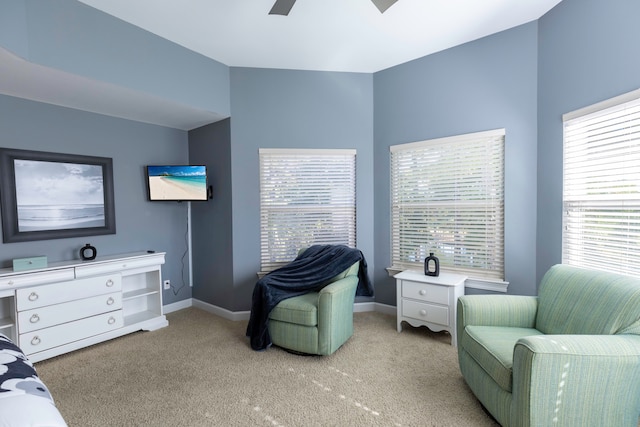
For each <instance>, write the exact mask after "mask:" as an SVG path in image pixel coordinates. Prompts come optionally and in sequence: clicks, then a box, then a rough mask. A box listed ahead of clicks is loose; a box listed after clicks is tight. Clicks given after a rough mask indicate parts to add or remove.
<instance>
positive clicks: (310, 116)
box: [227, 67, 375, 310]
mask: <svg viewBox="0 0 640 427" xmlns="http://www.w3.org/2000/svg"><path fill="white" fill-rule="evenodd" d="M231 117H232V119H231V174H232V183H233V184H232V187H233V189H232V192H233V197H232V199H233V200H232V205H233V277H234V283H233V293H234V295H235V302H234V305H233V307H227V308H229V309H232V310H247V309H249V308H250V305H251V292H252V290H253V286H254V285H255V282H256V280H257V276H256V273H257V272H258V271H259V269H260V217H259V214H260V200H259V194H260V193H259V175H258V149H259V148H355V149H356V150H357V160H356V162H357V163H356V170H357V172H356V174H357V175H356V180H357V184H356V185H357V189H356V191H357V208H356V209H357V239H358V247H359V248H360V249H361V250H362V252H363V253H364V255H365V258H366V259H367V261H368V263H369V271H370V272H372V271H373V270H375V265H374V262H373V261H374V255H373V254H374V238H373V234H374V229H373V218H374V211H373V152H372V141H373V76H372V75H371V74H359V73H332V72H318V71H292V70H271V69H254V68H233V67H232V68H231Z"/></svg>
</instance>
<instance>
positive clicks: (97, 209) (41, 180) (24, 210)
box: [0, 148, 116, 243]
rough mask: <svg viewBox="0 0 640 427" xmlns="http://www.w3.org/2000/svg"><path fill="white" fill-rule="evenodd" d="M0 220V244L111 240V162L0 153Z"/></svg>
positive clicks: (12, 151)
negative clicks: (103, 237) (98, 237)
mask: <svg viewBox="0 0 640 427" xmlns="http://www.w3.org/2000/svg"><path fill="white" fill-rule="evenodd" d="M28 184H34V185H28ZM100 202H102V203H100ZM19 207H20V209H18V208H19ZM0 214H1V215H2V240H3V242H4V243H16V242H27V241H34V240H48V239H64V238H71V237H82V236H95V235H102V234H115V233H116V218H115V202H114V196H113V160H112V159H111V158H108V157H95V156H84V155H75V154H61V153H50V152H44V151H31V150H20V149H13V148H0Z"/></svg>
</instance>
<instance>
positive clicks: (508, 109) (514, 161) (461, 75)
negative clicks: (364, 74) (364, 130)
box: [374, 22, 538, 304]
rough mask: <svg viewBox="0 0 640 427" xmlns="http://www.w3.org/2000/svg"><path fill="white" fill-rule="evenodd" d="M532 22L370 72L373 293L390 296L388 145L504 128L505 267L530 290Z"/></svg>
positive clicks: (518, 290)
mask: <svg viewBox="0 0 640 427" xmlns="http://www.w3.org/2000/svg"><path fill="white" fill-rule="evenodd" d="M537 37H538V27H537V24H536V23H535V22H534V23H530V24H526V25H523V26H520V27H517V28H515V29H511V30H508V31H505V32H502V33H499V34H495V35H492V36H489V37H486V38H483V39H480V40H477V41H474V42H471V43H467V44H464V45H462V46H458V47H454V48H452V49H448V50H446V51H443V52H440V53H436V54H434V55H429V56H427V57H424V58H421V59H418V60H415V61H412V62H409V63H406V64H403V65H399V66H396V67H393V68H390V69H388V70H384V71H381V72H378V73H376V74H375V77H374V94H375V97H374V105H375V114H374V126H375V148H374V150H375V168H376V174H375V177H374V183H375V184H374V185H375V195H376V198H375V212H376V216H375V229H376V231H377V232H376V237H375V238H376V241H375V247H376V254H375V263H376V266H377V267H378V268H377V269H376V271H375V273H376V275H375V283H376V293H377V296H376V301H378V302H384V303H388V304H395V284H394V282H393V280H392V279H391V278H389V277H388V274H387V273H386V272H385V271H384V270H383V267H388V266H389V265H390V236H389V232H388V230H389V229H390V222H389V216H390V202H389V181H390V178H389V146H391V145H395V144H402V143H407V142H413V141H421V140H426V139H431V138H439V137H446V136H452V135H458V134H465V133H470V132H478V131H484V130H490V129H498V128H505V129H506V142H505V273H506V280H507V281H509V282H510V285H509V293H513V294H535V293H536V284H535V265H536V264H535V257H536V248H535V243H536V242H535V227H536V143H537V139H536V136H537V131H536V112H537V110H536V105H537V104H536V103H537Z"/></svg>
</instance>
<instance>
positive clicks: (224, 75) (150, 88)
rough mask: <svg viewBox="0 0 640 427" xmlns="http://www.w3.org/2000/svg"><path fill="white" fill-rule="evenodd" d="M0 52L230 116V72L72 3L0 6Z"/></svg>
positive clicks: (32, 1)
mask: <svg viewBox="0 0 640 427" xmlns="http://www.w3.org/2000/svg"><path fill="white" fill-rule="evenodd" d="M0 45H1V46H3V47H5V48H7V49H9V50H11V51H12V52H14V53H15V54H17V55H19V56H21V57H22V58H24V59H26V60H28V61H30V62H33V63H36V64H40V65H44V66H47V67H51V68H55V69H58V70H63V71H67V72H69V73H72V74H75V75H80V76H84V77H88V78H90V79H94V80H97V81H101V82H108V83H113V84H116V85H118V86H122V87H125V88H129V89H134V90H138V91H141V92H145V93H148V94H151V95H155V96H158V97H161V98H163V99H166V100H170V101H174V102H179V103H182V104H185V105H188V106H191V107H194V108H198V109H203V110H206V111H211V112H214V113H217V114H219V115H220V116H221V117H228V116H229V68H228V67H227V66H226V65H224V64H221V63H220V62H217V61H214V60H212V59H210V58H207V57H205V56H203V55H200V54H198V53H195V52H193V51H190V50H188V49H185V48H184V47H182V46H179V45H177V44H175V43H172V42H169V41H168V40H165V39H163V38H160V37H158V36H156V35H154V34H152V33H149V32H147V31H144V30H142V29H140V28H139V27H136V26H133V25H131V24H128V23H125V22H124V21H121V20H119V19H117V18H115V17H113V16H111V15H108V14H106V13H104V12H101V11H98V10H96V9H94V8H92V7H89V6H87V5H85V4H83V3H80V2H78V1H75V0H47V1H41V0H11V1H2V2H0Z"/></svg>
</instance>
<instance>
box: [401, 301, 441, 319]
mask: <svg viewBox="0 0 640 427" xmlns="http://www.w3.org/2000/svg"><path fill="white" fill-rule="evenodd" d="M402 315H403V316H405V317H411V318H413V319H418V320H422V321H424V322H430V323H437V324H439V325H448V324H449V307H447V306H440V305H433V304H425V303H421V302H416V301H410V300H403V301H402Z"/></svg>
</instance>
